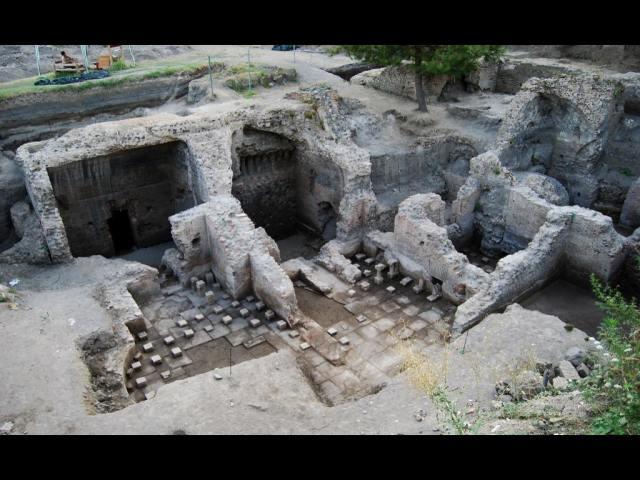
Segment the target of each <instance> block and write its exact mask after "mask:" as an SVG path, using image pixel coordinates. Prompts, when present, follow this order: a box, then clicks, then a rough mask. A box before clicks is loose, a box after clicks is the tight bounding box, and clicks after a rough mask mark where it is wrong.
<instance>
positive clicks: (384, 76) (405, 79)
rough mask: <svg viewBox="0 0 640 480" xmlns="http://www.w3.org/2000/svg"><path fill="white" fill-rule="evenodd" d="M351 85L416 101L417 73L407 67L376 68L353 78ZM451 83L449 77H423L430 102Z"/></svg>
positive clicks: (423, 83)
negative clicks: (362, 86) (363, 86)
mask: <svg viewBox="0 0 640 480" xmlns="http://www.w3.org/2000/svg"><path fill="white" fill-rule="evenodd" d="M350 81H351V83H355V84H357V85H365V86H367V87H371V88H375V89H376V90H381V91H383V92H387V93H392V94H394V95H400V96H401V97H406V98H410V99H411V100H415V99H416V83H415V73H414V72H413V71H412V70H411V68H410V67H409V66H407V65H400V66H394V67H385V68H376V69H373V70H367V71H365V72H362V73H359V74H358V75H354V76H353V77H351V80H350ZM448 81H449V77H448V76H447V75H423V77H422V88H423V89H424V92H425V94H426V96H427V98H428V100H429V101H433V100H436V99H437V98H438V97H439V96H440V94H441V93H442V89H443V88H444V86H445V85H446V84H447V82H448Z"/></svg>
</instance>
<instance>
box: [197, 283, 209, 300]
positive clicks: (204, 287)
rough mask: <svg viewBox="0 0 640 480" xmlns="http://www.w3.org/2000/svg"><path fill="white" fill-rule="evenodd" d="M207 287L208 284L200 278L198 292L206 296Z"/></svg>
mask: <svg viewBox="0 0 640 480" xmlns="http://www.w3.org/2000/svg"><path fill="white" fill-rule="evenodd" d="M206 288H207V284H206V283H204V282H203V281H202V280H198V281H197V282H196V292H197V293H198V295H200V296H201V297H204V292H205V290H206Z"/></svg>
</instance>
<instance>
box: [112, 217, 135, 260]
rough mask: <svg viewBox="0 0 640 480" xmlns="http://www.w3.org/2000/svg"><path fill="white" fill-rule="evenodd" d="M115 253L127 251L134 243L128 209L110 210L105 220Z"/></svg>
mask: <svg viewBox="0 0 640 480" xmlns="http://www.w3.org/2000/svg"><path fill="white" fill-rule="evenodd" d="M107 225H108V226H109V233H110V234H111V240H112V241H113V249H114V250H115V252H116V255H118V254H121V253H127V252H129V251H131V250H132V249H133V247H135V245H136V241H135V238H134V237H133V229H132V228H131V219H130V218H129V211H128V210H112V211H111V218H109V219H108V220H107Z"/></svg>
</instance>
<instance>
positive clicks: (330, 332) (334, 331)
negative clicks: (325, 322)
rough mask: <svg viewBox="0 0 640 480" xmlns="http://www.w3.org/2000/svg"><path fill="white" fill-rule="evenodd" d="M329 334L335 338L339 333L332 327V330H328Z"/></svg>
mask: <svg viewBox="0 0 640 480" xmlns="http://www.w3.org/2000/svg"><path fill="white" fill-rule="evenodd" d="M327 333H328V334H329V335H331V336H332V337H333V336H334V335H335V334H336V333H338V330H336V329H335V328H333V327H331V328H329V329H327Z"/></svg>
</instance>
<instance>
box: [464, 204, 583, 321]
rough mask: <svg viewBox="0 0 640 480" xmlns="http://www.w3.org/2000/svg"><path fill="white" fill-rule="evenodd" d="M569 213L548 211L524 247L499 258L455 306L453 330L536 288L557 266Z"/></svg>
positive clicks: (561, 252) (567, 225)
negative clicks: (472, 291) (477, 287)
mask: <svg viewBox="0 0 640 480" xmlns="http://www.w3.org/2000/svg"><path fill="white" fill-rule="evenodd" d="M570 222H571V215H570V214H569V213H567V212H562V213H559V212H552V213H551V214H550V215H549V218H548V220H547V221H546V222H545V223H544V225H543V226H542V228H540V229H539V230H538V232H537V234H536V236H535V237H534V239H533V240H532V242H531V243H530V244H529V246H528V247H527V249H525V250H521V251H519V252H517V253H514V254H513V255H509V256H508V257H505V258H503V259H501V260H500V261H499V262H498V265H497V266H496V269H495V270H494V271H493V272H492V273H491V275H490V276H489V278H488V281H487V282H486V284H485V285H484V286H483V287H482V288H481V289H480V290H479V291H478V292H477V293H476V294H475V295H474V296H472V297H471V298H470V299H469V300H467V301H466V302H465V303H463V304H462V305H460V306H459V307H458V310H457V311H456V315H455V318H454V324H453V331H454V332H456V333H462V332H463V331H465V330H466V329H468V328H470V327H472V326H473V325H475V324H476V323H478V322H479V321H481V320H482V319H483V318H484V317H485V316H486V315H488V314H490V313H492V312H494V311H496V310H498V309H499V308H501V307H504V306H506V305H508V304H510V303H513V302H515V301H517V300H518V299H519V298H521V297H522V296H523V295H525V294H526V293H529V292H533V291H535V290H536V289H538V288H540V287H541V286H542V285H543V284H544V283H545V282H546V281H547V280H549V278H551V277H552V276H553V275H554V274H556V273H557V272H558V271H559V270H560V269H561V265H560V261H561V258H562V256H563V244H564V241H565V238H566V236H567V232H568V229H569V224H570Z"/></svg>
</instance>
